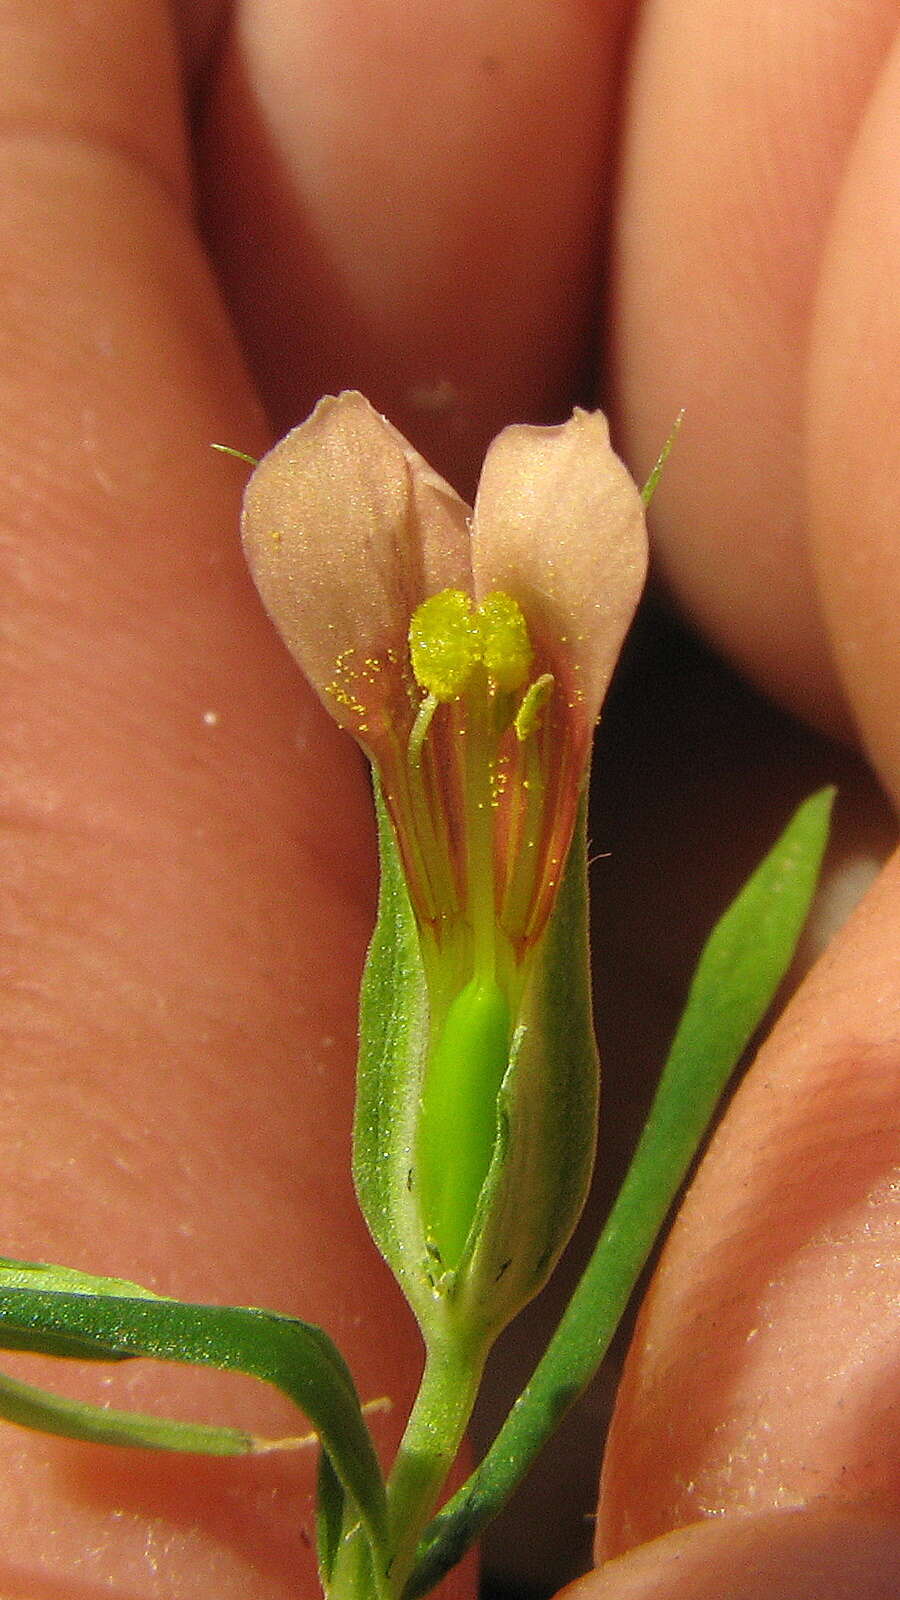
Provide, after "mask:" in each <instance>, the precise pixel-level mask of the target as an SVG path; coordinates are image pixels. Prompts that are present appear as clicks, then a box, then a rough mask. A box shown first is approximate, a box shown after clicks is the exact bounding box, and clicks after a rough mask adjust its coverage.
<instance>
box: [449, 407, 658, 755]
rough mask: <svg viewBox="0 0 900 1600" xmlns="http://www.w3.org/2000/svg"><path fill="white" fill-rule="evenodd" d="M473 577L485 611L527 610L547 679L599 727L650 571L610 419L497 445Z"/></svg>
mask: <svg viewBox="0 0 900 1600" xmlns="http://www.w3.org/2000/svg"><path fill="white" fill-rule="evenodd" d="M472 567H473V573H474V584H475V597H476V599H477V600H481V599H482V598H483V597H484V596H485V595H486V594H488V593H490V592H491V591H492V590H495V589H501V590H503V591H504V592H505V593H506V594H509V595H512V597H513V599H514V600H517V601H518V603H519V605H520V606H521V608H522V611H523V613H524V614H525V616H526V617H527V619H528V627H529V632H530V633H531V637H532V642H533V643H534V645H535V647H536V650H537V653H538V658H539V660H540V663H541V666H542V668H543V670H546V671H550V672H552V673H553V674H554V676H555V677H556V679H557V682H558V683H560V684H561V685H562V687H563V691H564V694H565V698H566V701H567V704H568V706H569V708H570V710H571V711H573V712H575V711H577V712H578V720H579V722H582V721H583V723H584V725H585V726H586V727H588V728H590V727H593V724H594V722H595V721H596V719H597V716H598V715H599V711H600V706H601V703H602V701H603V696H604V694H605V693H606V688H607V685H608V683H609V680H610V678H611V677H612V672H613V668H614V666H615V664H616V658H617V656H618V654H619V651H620V649H621V646H622V640H623V639H624V637H625V634H626V632H627V630H628V626H629V623H630V622H631V619H632V616H633V615H634V611H635V608H636V606H637V602H638V599H639V597H640V593H641V589H642V587H643V584H644V579H645V576H646V571H647V534H646V529H645V525H644V507H643V502H642V500H641V496H640V493H639V491H638V488H637V486H636V484H635V483H634V482H633V480H632V478H631V476H630V474H629V473H628V471H627V469H626V467H625V466H624V465H623V463H622V462H621V461H620V460H619V458H618V456H617V455H615V454H614V452H613V450H612V448H611V446H610V442H609V428H608V426H607V422H606V418H605V417H604V416H603V414H602V412H599V411H595V412H587V411H576V412H575V414H574V415H573V417H572V418H571V420H570V421H569V422H566V423H563V424H562V425H561V426H559V427H554V428H534V427H525V426H517V427H512V428H506V429H505V430H504V432H503V433H501V434H500V436H499V438H497V439H495V440H494V443H493V444H492V445H491V447H490V449H489V451H488V453H487V457H486V459H485V463H484V468H483V470H482V474H481V482H480V484H479V486H478V497H477V499H476V502H475V513H474V518H473V526H472Z"/></svg>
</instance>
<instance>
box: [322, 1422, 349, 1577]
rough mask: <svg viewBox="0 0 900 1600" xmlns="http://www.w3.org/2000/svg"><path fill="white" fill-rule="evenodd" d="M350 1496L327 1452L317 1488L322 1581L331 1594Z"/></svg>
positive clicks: (325, 1451)
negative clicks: (346, 1507) (345, 1492)
mask: <svg viewBox="0 0 900 1600" xmlns="http://www.w3.org/2000/svg"><path fill="white" fill-rule="evenodd" d="M345 1504H346V1496H345V1494H344V1490H343V1486H342V1484H341V1480H340V1478H339V1477H338V1475H337V1473H336V1472H335V1470H334V1467H333V1466H332V1465H331V1458H330V1457H329V1454H328V1451H327V1450H321V1451H320V1452H319V1480H318V1485H317V1488H316V1552H317V1554H318V1559H319V1578H320V1579H321V1583H322V1588H323V1589H324V1590H325V1591H326V1592H327V1590H328V1588H329V1585H330V1583H331V1578H332V1574H333V1572H334V1563H335V1559H336V1557H337V1553H338V1547H339V1545H340V1542H341V1532H342V1530H343V1525H344V1508H345Z"/></svg>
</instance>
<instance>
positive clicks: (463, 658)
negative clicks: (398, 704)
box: [409, 589, 481, 700]
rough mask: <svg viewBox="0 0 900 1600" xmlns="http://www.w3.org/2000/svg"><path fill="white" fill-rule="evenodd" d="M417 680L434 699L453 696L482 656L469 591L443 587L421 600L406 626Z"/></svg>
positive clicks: (478, 630) (451, 697)
mask: <svg viewBox="0 0 900 1600" xmlns="http://www.w3.org/2000/svg"><path fill="white" fill-rule="evenodd" d="M409 653H410V659H411V661H412V669H413V673H414V674H415V679H416V682H417V683H418V684H419V685H420V686H421V688H423V689H424V690H425V691H426V693H427V694H432V695H434V697H435V699H436V700H455V699H456V696H457V695H459V694H461V693H462V692H463V690H464V689H465V687H466V684H467V683H468V681H469V679H470V677H471V676H472V671H473V668H474V667H476V666H477V664H478V662H479V661H480V660H481V633H480V629H479V626H478V620H477V617H476V615H475V608H474V606H473V604H472V598H471V595H468V594H466V593H465V591H464V590H462V589H443V590H442V591H441V593H440V594H434V595H432V596H431V597H430V599H428V600H423V601H422V604H421V605H420V606H417V607H416V610H415V611H414V612H413V618H412V622H411V623H410V626H409Z"/></svg>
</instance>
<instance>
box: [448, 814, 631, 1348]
mask: <svg viewBox="0 0 900 1600" xmlns="http://www.w3.org/2000/svg"><path fill="white" fill-rule="evenodd" d="M585 814H586V805H585V803H584V801H583V802H582V804H581V806H580V808H579V814H578V821H577V824H576V828H575V832H574V836H573V839H572V845H571V848H570V850H569V856H568V860H567V863H566V868H565V872H564V874H563V880H562V883H561V884H560V889H559V895H558V898H557V901H556V905H555V907H554V910H553V914H552V916H551V918H550V921H549V923H548V925H547V928H546V930H545V932H544V934H543V937H542V939H541V942H540V944H539V945H538V947H537V949H536V950H535V951H534V952H533V953H532V955H531V956H530V958H529V971H528V977H527V980H526V985H525V990H524V993H523V997H522V1001H521V1004H520V1006H519V1008H518V1013H517V1016H516V1018H515V1025H514V1031H513V1039H512V1047H511V1050H510V1060H509V1066H508V1068H507V1071H506V1075H505V1077H504V1079H503V1083H502V1085H501V1088H500V1094H499V1097H498V1103H497V1141H496V1144H495V1147H494V1155H493V1159H492V1162H491V1166H490V1169H489V1171H488V1175H487V1179H486V1181H485V1184H484V1188H483V1190H482V1193H481V1199H480V1202H479V1208H478V1212H477V1214H476V1218H475V1224H474V1226H473V1229H472V1235H471V1238H470V1246H469V1250H468V1251H467V1258H466V1257H464V1258H463V1262H462V1263H461V1267H460V1271H459V1272H458V1273H457V1274H456V1277H457V1283H456V1285H455V1286H454V1290H453V1294H454V1298H455V1305H454V1311H453V1314H454V1320H455V1321H457V1320H462V1321H464V1323H465V1325H466V1327H467V1329H470V1328H475V1329H479V1328H481V1329H483V1330H484V1331H485V1332H487V1333H490V1334H494V1333H496V1332H497V1331H499V1328H500V1327H502V1326H505V1325H506V1323H507V1322H509V1321H510V1320H511V1318H512V1317H514V1316H515V1315H516V1314H517V1312H518V1311H519V1310H521V1308H522V1307H523V1306H524V1305H526V1304H527V1303H528V1301H529V1300H531V1299H533V1297H534V1296H535V1295H536V1294H537V1293H538V1292H539V1290H540V1289H541V1288H542V1287H543V1285H544V1283H545V1282H546V1281H547V1278H548V1277H549V1275H550V1273H551V1272H552V1271H553V1268H554V1266H555V1265H556V1262H557V1261H558V1259H559V1257H560V1254H561V1253H562V1251H563V1249H564V1248H565V1246H566V1244H567V1243H568V1241H569V1238H570V1237H571V1234H572V1230H573V1229H574V1227H575V1224H576V1222H577V1221H578V1218H579V1217H580V1215H581V1211H582V1207H583V1206H584V1202H585V1199H586V1197H587V1192H588V1187H589V1185H590V1179H591V1170H592V1167H593V1162H594V1151H595V1148H596V1139H597V1107H598V1098H599V1085H600V1063H599V1058H598V1054H597V1044H596V1039H595V1035H594V1022H593V1011H592V1005H591V982H590V959H589V946H588V893H587V849H586V837H585V833H586V821H585Z"/></svg>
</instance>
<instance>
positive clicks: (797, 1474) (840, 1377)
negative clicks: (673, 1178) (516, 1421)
mask: <svg viewBox="0 0 900 1600" xmlns="http://www.w3.org/2000/svg"><path fill="white" fill-rule="evenodd" d="M898 934H900V857H898V856H895V857H894V858H893V859H892V861H891V862H890V863H889V864H888V866H887V867H886V868H885V869H884V871H883V872H882V874H881V876H880V878H879V879H878V881H877V883H876V884H875V885H874V887H873V888H872V889H871V890H870V891H869V893H868V895H867V896H866V897H865V899H864V900H863V902H862V903H861V905H860V906H859V907H858V909H857V911H856V912H855V914H854V915H853V917H852V918H851V919H850V921H849V922H848V924H847V925H846V927H845V928H844V929H843V930H842V931H841V933H840V934H838V936H837V937H836V938H835V939H834V941H833V942H832V944H831V945H830V947H829V949H828V951H827V952H826V954H825V955H824V956H823V957H822V959H821V960H820V961H819V963H818V964H817V966H816V967H815V968H814V969H813V972H812V973H811V974H810V976H809V978H808V979H807V980H806V982H805V983H804V984H803V985H802V986H801V988H800V989H799V990H798V992H797V994H796V995H795V997H794V998H793V1000H792V1001H791V1003H790V1005H789V1006H788V1008H787V1010H786V1012H785V1014H784V1016H783V1018H782V1019H781V1021H780V1022H779V1024H778V1026H777V1027H776V1029H775V1031H774V1032H773V1034H772V1035H771V1037H770V1039H769V1040H768V1042H767V1043H766V1044H765V1045H764V1047H763V1049H762V1051H761V1052H760V1055H759V1057H758V1059H757V1061H756V1062H755V1064H754V1066H753V1067H752V1068H751V1070H750V1072H749V1074H748V1076H747V1078H746V1079H745V1081H744V1083H743V1084H742V1086H741V1088H740V1089H739V1091H738V1093H737V1095H736V1096H735V1099H734V1101H733V1103H732V1105H731V1106H730V1108H729V1110H728V1113H727V1115H726V1117H725V1119H724V1121H723V1123H722V1125H721V1127H720V1129H719V1131H718V1132H717V1134H716V1136H715V1138H714V1139H713V1142H712V1145H711V1147H710V1150H709V1152H708V1154H707V1156H706V1158H705V1160H704V1161H703V1163H702V1165H701V1167H700V1169H699V1172H698V1174H697V1177H696V1178H695V1180H694V1183H693V1185H692V1187H691V1189H690V1191H689V1193H688V1196H687V1199H686V1200H685V1202H684V1205H683V1206H682V1209H681V1212H680V1214H679V1217H678V1219H677V1221H676V1224H675V1227H674V1228H673V1231H672V1234H671V1236H670V1238H669V1241H668V1243H667V1245H666V1247H665V1250H664V1252H663V1256H662V1259H661V1262H660V1265H659V1268H658V1269H657V1272H656V1274H655V1277H654V1280H653V1282H652V1284H651V1287H650V1290H649V1293H648V1295H647V1298H646V1300H645V1302H644V1306H643V1308H642V1311H641V1315H640V1318H639V1322H638V1328H637V1331H636V1334H635V1339H634V1343H633V1345H632V1349H631V1352H630V1354H629V1357H628V1361H627V1363H626V1367H625V1373H624V1376H623V1380H622V1384H621V1386H620V1389H619V1395H618V1399H617V1405H616V1412H615V1416H614V1420H613V1425H612V1430H611V1433H610V1438H609V1443H608V1448H607V1455H606V1460H605V1464H604V1473H603V1483H602V1489H601V1498H600V1510H599V1519H598V1525H597V1551H598V1555H599V1556H601V1557H609V1556H612V1555H617V1554H620V1553H622V1552H624V1551H626V1550H628V1549H631V1548H632V1547H633V1546H635V1545H636V1544H639V1543H642V1542H644V1541H646V1540H649V1539H653V1538H657V1537H659V1536H660V1535H661V1534H664V1533H667V1532H669V1531H670V1530H672V1529H675V1528H678V1527H681V1526H683V1525H685V1524H686V1523H689V1522H692V1521H694V1520H696V1519H697V1518H701V1517H710V1516H716V1517H721V1516H726V1515H733V1514H736V1513H737V1514H745V1513H748V1512H750V1511H753V1512H758V1511H763V1510H766V1509H772V1510H776V1509H778V1508H781V1507H783V1506H785V1505H809V1504H816V1505H820V1506H827V1505H831V1506H837V1507H847V1506H850V1507H853V1506H862V1507H865V1508H867V1509H869V1510H875V1511H879V1510H880V1511H882V1512H883V1513H885V1514H887V1515H893V1516H894V1517H896V1515H897V1511H898V1499H897V1485H898V1455H897V1431H896V1427H895V1407H896V1382H895V1379H896V1363H897V1353H898V1348H900V1319H898V1307H900V1278H898V1272H900V1263H898V1256H897V1251H896V1231H897V1220H898V1216H897V1191H896V1169H897V1160H898V1154H900V1120H898V1107H900V1076H898V1074H900V1051H898V1043H900V938H898Z"/></svg>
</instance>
